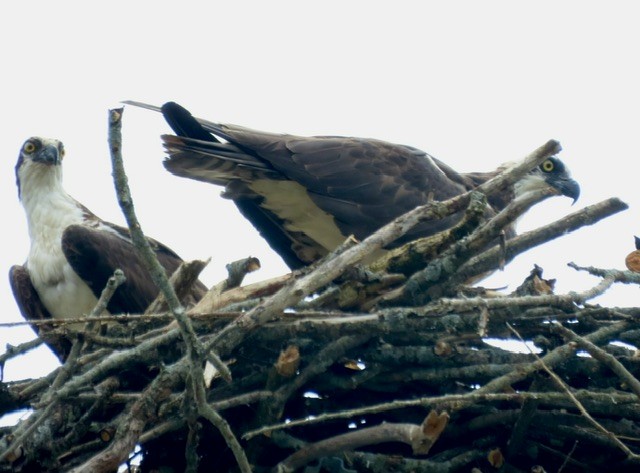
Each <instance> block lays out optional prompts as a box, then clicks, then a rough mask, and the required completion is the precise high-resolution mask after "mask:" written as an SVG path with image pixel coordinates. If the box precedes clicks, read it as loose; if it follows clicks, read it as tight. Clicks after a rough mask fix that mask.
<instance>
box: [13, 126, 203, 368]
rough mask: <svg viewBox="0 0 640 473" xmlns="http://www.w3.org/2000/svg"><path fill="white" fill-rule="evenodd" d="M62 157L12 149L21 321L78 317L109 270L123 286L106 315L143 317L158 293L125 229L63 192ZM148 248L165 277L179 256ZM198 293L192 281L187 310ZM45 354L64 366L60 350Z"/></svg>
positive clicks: (50, 142)
mask: <svg viewBox="0 0 640 473" xmlns="http://www.w3.org/2000/svg"><path fill="white" fill-rule="evenodd" d="M63 157H64V147H63V144H62V143H61V142H60V141H58V140H54V139H47V138H40V137H33V138H29V139H28V140H27V141H26V142H25V143H24V144H23V145H22V148H21V149H20V155H19V157H18V163H17V164H16V168H15V171H16V181H17V185H18V196H19V198H20V201H21V203H22V205H23V207H24V210H25V213H26V216H27V225H28V229H29V235H30V237H31V247H30V249H29V254H28V256H27V261H26V263H25V264H24V265H23V266H19V265H15V266H13V267H12V268H11V270H10V273H9V277H10V282H11V288H12V290H13V295H14V297H15V299H16V302H17V303H18V307H19V308H20V312H21V313H22V315H23V317H25V318H26V319H29V320H42V319H48V318H54V319H64V318H68V317H82V316H85V315H87V314H88V313H90V312H91V310H92V309H93V307H94V306H95V304H96V302H97V300H98V297H100V294H101V292H102V290H103V289H104V287H105V285H106V283H107V280H108V279H109V277H111V276H112V275H113V272H114V271H115V270H116V269H117V268H120V269H121V270H122V271H123V272H124V275H125V277H126V282H125V283H124V284H122V285H120V286H119V287H118V289H117V290H116V291H115V294H114V295H113V297H112V298H111V300H110V301H109V304H108V305H107V310H108V311H109V313H111V314H121V313H142V312H144V310H145V309H146V308H147V306H148V305H149V304H150V303H151V302H152V301H153V300H154V299H155V297H156V296H157V294H158V289H157V288H156V286H155V284H154V283H153V282H152V281H151V279H150V278H149V277H148V274H147V271H146V269H145V268H144V266H143V264H142V261H141V259H140V258H139V257H138V255H137V253H136V250H135V248H134V246H133V243H132V242H131V239H130V235H129V230H128V229H127V228H124V227H120V226H118V225H114V224H112V223H109V222H105V221H103V220H101V219H100V218H98V217H97V216H96V215H94V214H93V213H92V212H91V211H89V209H87V208H86V207H85V206H84V205H82V204H81V203H79V202H78V201H76V200H75V199H74V198H73V197H71V196H70V195H69V194H67V193H66V192H65V190H64V187H63V186H62V158H63ZM149 242H150V244H151V246H152V248H153V249H154V250H155V253H156V256H157V257H158V260H159V261H160V263H161V264H162V266H163V267H164V268H165V269H166V271H167V273H169V274H171V273H173V272H174V271H175V270H176V269H177V268H178V266H179V265H180V263H181V262H182V260H181V259H180V257H179V256H178V255H177V254H176V253H174V252H173V251H172V250H170V249H169V248H167V247H166V246H165V245H163V244H162V243H159V242H157V241H155V240H153V239H150V238H149ZM205 290H206V288H205V287H204V285H203V284H202V283H200V282H198V283H197V285H196V286H195V287H194V289H193V290H192V293H191V294H190V295H189V301H187V303H188V302H191V301H195V300H196V299H199V298H200V297H201V296H202V294H204V292H205ZM62 345H65V343H64V342H62ZM66 345H68V341H67V342H66ZM52 348H53V350H54V352H56V354H57V355H58V357H59V358H61V359H64V357H65V353H64V352H65V348H64V346H54V347H52ZM67 348H68V346H67Z"/></svg>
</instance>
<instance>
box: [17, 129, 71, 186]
mask: <svg viewBox="0 0 640 473" xmlns="http://www.w3.org/2000/svg"><path fill="white" fill-rule="evenodd" d="M63 158H64V145H63V144H62V142H61V141H59V140H56V139H51V138H42V137H39V136H33V137H31V138H29V139H28V140H27V141H25V142H24V144H23V145H22V148H20V155H19V156H18V162H17V163H16V184H17V185H18V196H19V197H21V193H22V189H23V187H24V186H25V185H28V184H27V183H28V182H29V181H30V180H37V181H38V183H37V185H42V184H43V183H45V182H47V181H51V182H52V183H61V181H62V166H60V164H62V159H63Z"/></svg>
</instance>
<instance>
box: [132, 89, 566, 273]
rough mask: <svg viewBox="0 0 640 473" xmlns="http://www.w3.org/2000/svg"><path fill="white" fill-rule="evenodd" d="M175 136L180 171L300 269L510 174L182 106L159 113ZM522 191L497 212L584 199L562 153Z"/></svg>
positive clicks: (432, 226) (172, 148) (446, 224)
mask: <svg viewBox="0 0 640 473" xmlns="http://www.w3.org/2000/svg"><path fill="white" fill-rule="evenodd" d="M125 103H128V104H132V105H136V106H141V107H144V108H148V109H152V110H157V111H160V112H162V114H163V116H164V118H165V119H166V120H167V122H168V123H169V125H170V126H171V128H172V129H173V131H174V132H175V133H176V135H177V136H174V135H163V136H162V139H163V142H164V146H165V148H166V151H167V154H168V158H167V159H166V160H165V161H164V165H165V167H166V168H167V170H169V171H170V172H171V173H173V174H175V175H177V176H181V177H186V178H189V179H195V180H199V181H204V182H209V183H212V184H216V185H220V186H223V187H224V192H223V194H222V195H223V196H224V197H226V198H228V199H231V200H233V201H234V203H235V204H236V206H237V207H238V209H239V210H240V212H241V213H242V214H243V215H244V216H245V217H246V218H247V219H248V220H249V221H251V223H252V224H253V225H254V226H255V227H256V228H257V229H258V231H259V232H260V234H261V235H262V236H263V237H264V238H265V239H266V240H267V242H268V243H269V244H270V245H271V247H272V248H273V249H274V250H275V251H276V252H277V253H278V254H280V256H281V257H282V258H283V259H284V261H285V262H286V263H287V264H288V265H289V267H291V268H298V267H301V266H304V265H307V264H310V263H312V262H314V261H316V260H317V259H318V258H320V257H322V256H324V255H326V254H327V253H328V252H330V251H332V250H333V249H335V248H336V247H337V246H338V245H339V244H340V243H342V242H343V241H344V240H345V239H346V238H347V237H348V236H350V235H353V236H355V237H356V238H357V239H364V238H366V237H367V236H369V235H371V234H372V233H373V232H375V231H376V230H377V229H379V228H380V227H382V226H383V225H385V224H386V223H389V222H390V221H392V220H393V219H395V218H397V217H399V216H400V215H402V214H404V213H406V212H408V211H410V210H412V209H414V208H416V207H417V206H419V205H423V204H426V203H427V202H429V201H431V200H438V201H443V200H446V199H449V198H451V197H454V196H456V195H459V194H462V193H464V192H466V191H468V190H471V189H474V188H475V187H477V186H478V185H479V184H481V183H483V182H485V181H487V180H488V179H490V178H491V177H493V176H495V175H497V174H498V172H500V171H501V170H502V169H499V170H497V171H495V172H489V173H482V172H476V173H466V174H463V173H458V172H456V171H455V170H453V169H452V168H451V167H449V166H448V165H446V164H445V163H443V162H442V161H439V160H438V159H436V158H434V157H433V156H430V155H429V154H428V153H425V152H424V151H421V150H419V149H416V148H413V147H411V146H406V145H399V144H393V143H388V142H385V141H382V140H377V139H366V138H354V137H340V136H312V137H301V136H294V135H288V134H276V133H268V132H263V131H257V130H252V129H249V128H245V127H241V126H237V125H230V124H221V123H214V122H210V121H208V120H204V119H200V118H194V117H193V116H192V115H191V114H190V113H189V112H188V111H187V110H186V109H184V108H183V107H181V106H180V105H178V104H176V103H174V102H168V103H166V104H164V105H163V106H162V107H154V106H150V105H147V104H142V103H140V102H131V101H127V102H125ZM544 166H548V168H543V167H542V166H541V167H540V168H539V169H535V170H533V171H532V172H531V173H530V175H529V176H528V177H527V178H525V180H524V181H523V182H522V183H521V184H519V186H518V187H512V188H509V189H506V190H505V191H504V192H502V193H500V194H496V195H492V196H489V206H488V208H487V215H495V213H496V212H498V211H500V210H501V209H503V208H504V207H505V206H506V205H507V204H508V203H509V202H510V201H512V200H513V198H514V197H515V196H516V193H523V192H526V191H528V190H531V189H533V188H536V187H541V186H544V187H547V188H549V187H551V188H554V189H555V190H556V192H557V193H559V194H565V195H568V196H571V197H573V198H574V199H576V198H577V197H578V194H579V186H578V184H577V183H576V182H575V181H573V180H572V179H570V177H569V174H568V171H567V170H566V169H565V167H564V164H563V163H562V162H561V161H560V160H559V159H557V158H555V157H553V158H550V159H549V160H548V162H545V164H544ZM461 217H462V214H461V213H458V214H455V215H451V216H448V217H445V218H442V219H440V220H431V221H425V222H421V223H419V224H418V225H416V226H415V227H414V228H413V229H411V230H410V231H409V232H408V233H407V234H406V235H405V236H404V237H402V238H401V239H399V240H398V241H397V242H396V244H401V243H404V242H406V241H409V240H413V239H416V238H418V237H424V236H429V235H433V234H434V233H437V232H440V231H442V230H445V229H447V228H450V227H452V226H453V225H454V224H455V223H456V222H457V221H458V220H459V219H460V218H461Z"/></svg>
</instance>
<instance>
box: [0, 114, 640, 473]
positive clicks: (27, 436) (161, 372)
mask: <svg viewBox="0 0 640 473" xmlns="http://www.w3.org/2000/svg"><path fill="white" fill-rule="evenodd" d="M113 113H115V114H116V115H115V116H114V115H113V114H112V115H111V116H112V119H113V120H112V123H111V128H110V131H111V133H112V134H111V139H112V140H117V139H118V130H119V128H118V127H119V122H120V120H121V118H122V111H121V110H117V111H113ZM113 143H116V144H117V141H114V142H112V144H113ZM116 148H117V149H118V150H119V149H120V148H121V147H120V146H119V145H118V146H116ZM558 151H559V144H558V143H557V142H554V141H551V142H549V143H547V144H546V145H544V146H542V147H541V148H539V149H538V150H536V151H534V152H533V153H532V154H531V155H529V156H528V157H527V158H525V159H524V160H523V161H522V162H521V163H520V164H519V165H518V166H516V167H514V168H512V169H510V170H508V171H506V172H505V173H503V174H501V175H500V176H498V177H497V178H496V179H494V180H492V181H490V182H488V183H487V184H486V185H483V186H481V188H479V189H477V190H476V191H474V192H471V193H467V194H464V195H462V196H458V197H456V198H454V199H451V200H450V201H446V202H432V203H429V204H427V205H425V206H424V207H421V208H418V209H416V210H414V211H412V212H409V213H408V214H406V215H405V216H402V217H400V218H399V219H397V220H396V221H394V222H392V223H390V224H389V225H387V226H385V227H383V228H382V229H380V231H378V232H376V233H375V234H374V235H372V236H371V237H369V238H367V239H366V240H364V241H362V242H356V241H354V240H353V239H349V240H348V241H347V242H345V244H344V245H343V246H341V247H340V248H338V249H337V250H336V251H335V252H334V253H332V254H331V255H328V256H327V257H325V258H323V260H321V261H319V262H317V263H316V264H314V265H313V266H312V267H310V268H307V269H305V270H302V271H299V272H295V273H291V274H287V275H284V276H282V277H278V278H273V279H271V280H268V281H264V282H261V283H255V284H251V285H247V286H241V285H240V284H241V281H242V278H243V276H244V274H246V272H248V271H251V270H254V269H257V267H259V263H258V262H257V260H255V259H252V258H248V259H246V260H243V261H241V262H238V263H236V264H231V265H230V266H229V271H230V274H229V278H227V279H226V280H224V281H222V282H220V283H219V284H217V285H215V286H214V287H213V288H212V289H211V290H210V291H209V292H208V293H207V294H206V295H205V296H204V297H203V298H202V299H201V300H200V302H199V303H198V304H197V305H195V306H191V307H186V306H183V305H182V304H183V302H182V297H181V295H183V294H185V293H186V290H187V289H188V287H189V285H190V284H192V283H193V281H195V280H196V278H197V275H198V274H199V271H200V270H201V269H202V268H203V267H204V265H205V264H206V263H205V262H193V263H190V264H186V265H185V266H184V267H183V268H182V269H181V270H180V272H179V273H178V274H176V275H175V276H174V277H173V278H171V279H166V278H164V276H163V275H162V274H160V273H153V274H154V276H153V277H154V278H156V279H157V283H158V285H159V286H160V287H161V288H162V295H161V296H160V297H159V298H158V300H157V301H155V302H154V303H153V304H152V306H151V308H150V309H149V310H148V311H147V313H145V314H131V315H128V316H127V315H124V316H118V317H115V318H114V317H111V316H107V317H105V316H101V315H99V313H100V312H101V310H100V307H98V308H97V309H96V311H94V312H95V314H93V315H95V317H92V318H91V321H90V322H89V323H87V324H86V330H85V332H84V333H82V334H80V336H79V337H78V338H77V339H75V340H74V341H73V343H72V344H71V348H70V352H69V355H68V357H67V359H66V362H65V364H64V365H62V366H61V367H59V368H57V369H56V370H55V371H54V372H53V373H51V374H49V375H48V376H46V377H44V378H42V379H37V380H23V381H17V382H11V383H2V384H0V411H1V412H3V413H6V412H10V411H14V410H16V409H19V408H31V409H33V413H32V414H31V416H30V417H29V418H27V419H25V420H23V421H21V422H20V423H19V424H17V425H15V426H12V427H8V428H4V429H2V431H1V434H2V437H1V439H0V457H1V458H2V460H1V461H0V471H7V472H8V471H12V472H13V471H22V472H34V471H78V472H80V471H92V472H98V473H99V472H112V471H116V469H117V468H118V467H119V466H121V465H123V464H124V465H126V464H130V463H136V464H139V466H136V467H135V468H139V469H140V470H141V471H159V470H162V471H167V472H170V471H175V472H178V471H194V472H195V471H216V472H218V471H219V472H227V471H228V472H236V471H255V472H270V471H282V472H284V471H303V472H323V471H329V472H332V471H337V472H351V471H357V472H386V471H398V472H403V471H404V472H408V471H435V472H438V471H443V472H445V471H446V472H449V471H471V470H472V469H474V468H477V469H478V470H481V471H491V470H493V469H498V468H501V469H502V470H503V471H543V470H544V471H559V470H562V471H563V472H577V471H636V469H637V468H639V465H638V459H639V456H638V455H639V454H640V402H639V396H640V383H639V382H638V375H639V374H640V358H639V357H638V356H637V346H638V344H639V343H640V326H638V323H637V322H636V321H637V320H638V317H639V316H640V309H639V308H636V307H626V308H625V307H616V308H609V307H600V306H597V305H591V304H590V301H591V300H592V299H593V298H594V297H596V296H598V295H600V294H602V293H603V292H605V291H607V290H608V289H609V288H610V287H611V286H612V285H614V284H636V285H638V284H640V277H638V275H637V274H635V273H631V272H629V271H618V270H610V269H599V268H590V267H586V268H585V267H581V266H578V265H575V264H572V267H574V269H576V270H578V271H588V272H590V273H591V274H593V275H595V276H597V277H599V278H600V279H599V282H598V283H597V284H596V285H594V287H593V288H591V289H589V290H586V291H583V292H570V293H566V294H555V293H554V285H555V280H553V279H544V277H543V268H540V267H537V266H536V267H534V268H533V269H532V271H531V273H530V274H529V275H522V279H523V282H522V284H520V285H518V284H514V286H519V287H518V289H517V290H515V291H514V292H513V293H511V294H508V293H503V292H500V291H493V290H486V289H483V288H481V287H471V286H470V285H469V284H470V283H471V282H474V281H476V280H477V278H478V277H479V276H480V275H483V274H485V273H487V272H490V271H495V270H497V269H499V268H500V267H502V265H504V264H507V263H508V262H509V261H511V260H512V259H513V258H514V257H515V256H517V255H518V254H520V253H522V252H523V251H526V250H527V249H529V248H531V247H533V246H536V245H540V244H543V243H545V242H547V241H549V240H551V239H553V238H558V237H561V236H562V235H563V234H566V233H568V232H572V231H576V230H579V229H581V228H583V227H585V226H589V225H593V224H595V223H597V222H598V221H599V220H601V219H603V218H606V217H608V216H610V215H613V214H615V213H616V212H619V211H621V210H624V209H625V208H626V204H624V203H623V202H621V201H620V200H618V199H615V198H612V199H608V200H606V201H604V202H601V203H597V204H594V205H591V206H588V207H586V208H584V209H581V210H579V211H577V212H574V213H573V214H570V215H568V216H566V217H564V218H563V219H560V220H558V221H557V222H552V223H550V224H549V225H546V226H544V227H542V228H539V229H536V230H532V231H530V232H527V233H525V234H522V235H519V236H517V237H515V238H513V239H509V240H506V241H504V239H503V238H502V237H501V234H502V233H503V230H504V229H505V228H506V227H507V226H508V225H510V224H511V223H512V222H513V221H514V219H516V218H517V217H518V216H519V215H520V214H521V213H522V212H524V211H526V209H527V208H529V207H530V206H531V205H534V204H535V203H536V202H538V201H540V200H541V199H543V198H546V197H548V195H543V194H540V195H531V196H529V197H528V198H527V199H526V200H523V201H519V202H516V203H514V204H513V205H511V206H509V207H507V208H506V209H505V211H504V212H501V213H500V214H498V215H496V216H495V217H493V218H491V219H489V220H485V217H484V214H483V212H482V209H483V202H484V200H485V199H486V196H487V195H490V194H491V192H494V191H495V189H496V188H499V187H500V186H504V185H505V183H508V182H514V181H515V180H517V179H518V178H519V177H521V176H522V175H523V173H524V172H526V170H528V169H530V168H531V167H533V166H535V165H537V164H538V163H540V162H542V161H543V160H544V159H545V158H546V157H547V156H549V155H550V154H552V153H556V152H558ZM116 154H117V153H116ZM120 166H121V163H120ZM114 169H115V171H114V179H116V180H117V182H116V187H117V188H118V194H119V195H121V204H122V207H123V211H124V212H125V214H126V215H127V219H128V221H133V222H134V225H133V226H134V227H136V228H137V229H138V230H139V225H137V224H135V214H134V213H133V204H132V202H131V198H130V195H127V193H126V188H123V187H122V185H123V182H124V183H126V179H125V176H124V171H123V169H122V168H118V166H116V165H115V164H114ZM118 180H119V181H118ZM463 209H467V212H466V218H465V219H464V220H463V221H462V222H461V223H460V225H458V226H456V228H454V229H451V230H450V231H447V232H444V233H442V234H439V235H436V236H434V237H431V238H429V239H425V240H422V241H416V242H411V243H409V244H407V245H405V246H404V247H402V248H400V249H397V250H394V251H392V252H391V253H389V254H387V255H386V256H385V257H384V258H383V259H381V260H378V261H375V262H373V263H371V261H370V257H371V255H372V254H376V252H377V250H379V249H380V248H382V247H384V246H387V245H388V244H389V243H391V242H393V241H394V240H395V239H397V238H399V237H400V236H402V235H403V234H404V233H406V231H408V230H409V229H410V228H411V227H412V226H413V225H415V224H416V223H418V222H419V221H421V220H423V219H429V218H442V217H443V216H446V215H449V214H450V213H453V212H459V211H460V210H463ZM581 231H584V230H581ZM132 233H134V232H133V231H132ZM140 237H141V234H140V235H138V236H137V237H136V239H137V241H143V240H144V238H140ZM143 250H144V249H141V251H143ZM216 250H218V253H219V254H223V253H224V252H223V249H215V248H214V249H212V251H214V252H215V251H216ZM362 263H367V264H368V267H367V269H366V270H365V271H364V272H362V271H358V270H356V269H357V268H355V266H356V265H359V264H362ZM587 263H588V262H587ZM149 265H150V268H153V265H154V263H153V261H149ZM309 296H312V297H309ZM105 297H108V292H107V293H106V295H105ZM115 319H117V320H119V321H120V322H121V323H113V322H114V320H115ZM84 321H85V322H86V320H84ZM68 322H69V323H73V322H75V323H77V322H78V320H70V321H68ZM107 322H110V323H107ZM38 323H45V322H38ZM58 324H60V322H58ZM99 324H103V326H104V330H103V331H102V332H101V333H96V330H95V327H96V326H97V325H99ZM62 325H63V326H61V327H59V328H56V329H55V330H52V331H50V332H49V333H53V334H57V335H59V336H61V337H64V336H65V331H64V330H65V329H64V324H62ZM492 339H493V340H495V339H500V340H502V341H503V342H505V343H504V345H501V346H500V347H498V346H495V345H493V344H490V343H489V342H490V340H492ZM521 341H526V342H528V343H529V344H533V345H535V347H536V350H535V352H528V351H515V350H514V347H516V346H518V347H522V345H523V344H522V343H521ZM614 341H624V342H625V343H627V344H628V345H623V346H621V345H613V344H612V342H614ZM45 342H46V340H45ZM39 343H40V342H39V341H34V342H32V343H28V344H23V345H21V346H19V347H11V348H10V349H8V350H7V352H6V353H5V354H4V355H2V357H0V363H2V364H5V363H11V362H12V359H13V358H15V357H17V356H21V355H22V354H23V353H25V352H27V351H28V350H30V349H32V348H33V347H35V346H37V345H38V344H39ZM585 354H588V356H585ZM205 373H206V374H205ZM134 452H135V453H134ZM131 469H132V471H133V467H131Z"/></svg>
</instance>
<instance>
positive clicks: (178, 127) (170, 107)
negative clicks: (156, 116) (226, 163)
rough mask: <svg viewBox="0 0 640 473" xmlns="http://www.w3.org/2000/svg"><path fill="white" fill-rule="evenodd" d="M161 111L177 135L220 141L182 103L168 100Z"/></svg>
mask: <svg viewBox="0 0 640 473" xmlns="http://www.w3.org/2000/svg"><path fill="white" fill-rule="evenodd" d="M160 111H161V112H162V116H163V117H164V119H165V120H166V121H167V123H168V124H169V126H170V127H171V129H172V130H173V132H174V133H175V134H176V135H178V136H184V137H187V138H194V139H196V140H202V141H213V142H216V143H219V142H220V141H219V140H218V139H217V138H216V137H215V136H213V135H212V134H211V133H209V132H208V131H207V130H205V129H204V128H203V126H202V125H201V124H200V123H199V122H198V120H196V119H195V118H194V117H193V115H191V113H190V112H189V110H187V109H186V108H184V107H182V106H181V105H178V104H177V103H175V102H167V103H165V104H164V105H163V106H162V107H161V109H160Z"/></svg>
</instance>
